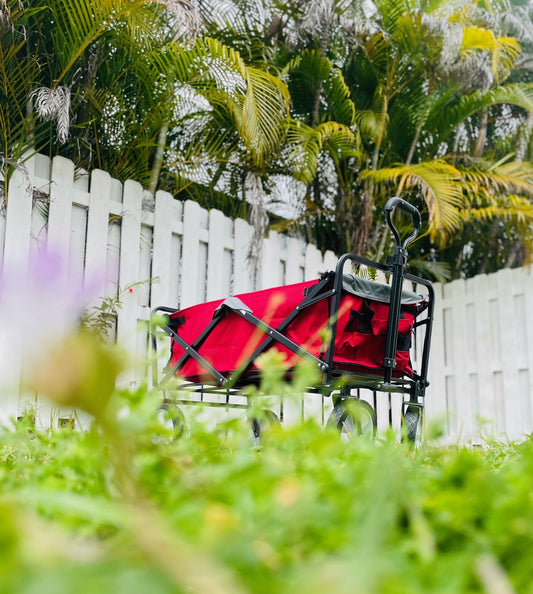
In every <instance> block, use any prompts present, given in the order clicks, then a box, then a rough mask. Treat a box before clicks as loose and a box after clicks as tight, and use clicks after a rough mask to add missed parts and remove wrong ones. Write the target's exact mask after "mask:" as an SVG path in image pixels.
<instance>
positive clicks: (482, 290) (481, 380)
mask: <svg viewBox="0 0 533 594" xmlns="http://www.w3.org/2000/svg"><path fill="white" fill-rule="evenodd" d="M435 289H436V304H437V308H436V316H435V327H434V331H433V343H432V351H431V364H430V378H429V379H430V381H431V385H430V387H429V389H428V393H427V402H426V412H427V417H428V419H440V420H442V421H444V423H445V431H446V434H447V436H448V439H449V440H450V441H451V442H457V441H460V442H466V443H470V442H474V443H482V442H483V441H484V440H486V439H493V438H495V439H511V440H517V439H523V437H524V435H527V434H530V433H531V432H533V270H532V268H531V267H526V268H521V269H513V270H500V271H499V272H497V273H495V274H490V275H479V276H477V277H475V278H472V279H468V280H457V281H454V282H451V283H448V284H445V285H437V286H436V287H435Z"/></svg>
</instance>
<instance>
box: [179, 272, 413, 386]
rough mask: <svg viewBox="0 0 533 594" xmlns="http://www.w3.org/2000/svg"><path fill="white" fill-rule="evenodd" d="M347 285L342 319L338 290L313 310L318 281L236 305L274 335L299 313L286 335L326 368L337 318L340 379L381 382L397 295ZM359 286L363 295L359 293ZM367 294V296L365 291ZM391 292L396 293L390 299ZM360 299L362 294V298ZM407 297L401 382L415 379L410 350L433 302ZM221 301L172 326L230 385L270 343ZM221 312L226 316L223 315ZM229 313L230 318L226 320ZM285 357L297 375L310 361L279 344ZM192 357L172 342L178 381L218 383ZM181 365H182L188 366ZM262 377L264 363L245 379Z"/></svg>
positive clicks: (246, 297)
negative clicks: (335, 302)
mask: <svg viewBox="0 0 533 594" xmlns="http://www.w3.org/2000/svg"><path fill="white" fill-rule="evenodd" d="M345 276H346V277H349V278H350V279H351V280H350V282H347V283H345V287H347V288H348V289H347V290H343V291H342V296H341V301H340V307H339V311H338V315H336V314H332V313H331V304H332V296H331V288H332V282H331V283H330V284H329V285H328V284H327V283H326V284H325V286H324V291H323V292H324V295H325V296H324V298H320V295H319V296H318V298H317V299H315V300H314V302H313V303H312V304H310V305H307V304H306V305H305V306H303V307H302V304H303V303H305V297H306V295H307V294H308V292H309V291H310V290H311V289H312V288H313V287H314V285H317V283H318V282H319V281H318V280H313V281H307V282H302V283H297V284H292V285H286V286H281V287H276V288H273V289H267V290H262V291H255V292H253V293H246V294H241V295H237V296H236V297H237V298H238V299H239V300H240V302H242V304H244V306H246V308H248V309H249V310H251V312H252V313H253V315H254V316H256V317H257V318H259V319H260V320H262V322H264V323H265V324H267V325H268V327H269V328H273V329H277V328H278V327H279V326H280V324H282V323H283V321H284V320H285V319H286V318H287V316H289V315H290V314H291V313H293V312H294V310H295V309H296V308H299V309H300V311H298V313H297V315H296V316H295V317H294V319H293V320H292V321H291V322H290V323H289V324H288V325H286V327H284V328H283V330H282V334H283V335H284V336H285V337H287V338H288V339H289V340H290V341H292V342H293V343H295V344H296V345H298V346H299V348H300V349H302V350H304V351H306V352H307V353H310V354H311V355H314V356H315V357H317V358H318V359H320V360H322V361H325V360H326V356H327V348H328V347H329V345H330V343H329V338H328V332H327V331H328V328H329V327H330V317H332V319H333V316H335V317H336V318H337V324H336V331H335V341H334V355H333V365H334V367H335V368H336V369H338V370H339V371H340V372H346V373H364V374H368V373H369V374H374V375H379V374H381V373H383V371H384V367H383V358H384V352H385V341H386V334H387V327H388V318H389V303H388V300H389V299H390V288H389V287H387V286H384V285H381V284H379V283H373V282H371V281H364V280H361V279H354V277H351V275H345ZM354 281H356V282H355V285H356V286H355V287H354V286H353V285H354ZM372 284H373V285H379V287H381V288H382V289H383V287H385V290H384V291H383V290H381V291H380V292H379V293H378V297H377V299H376V298H373V297H374V295H373V293H372V291H371V290H370V289H368V287H370V286H371V285H372ZM361 286H362V288H363V291H362V292H360V291H359V290H358V289H359V288H360V287H361ZM387 291H389V293H387ZM358 293H359V294H358ZM406 295H407V297H405V298H404V293H402V305H401V314H400V320H399V324H398V342H397V352H396V367H395V369H394V372H393V376H394V377H403V376H409V377H412V376H413V369H412V366H411V360H410V345H411V334H412V330H413V324H414V321H415V318H416V315H417V313H418V312H419V311H421V310H422V309H424V308H425V299H424V297H422V296H419V295H415V294H412V293H409V294H406ZM224 303H225V300H223V299H220V300H217V301H211V302H207V303H202V304H199V305H194V306H192V307H189V308H186V309H183V310H180V311H177V312H175V313H173V314H171V315H170V322H169V326H170V327H172V329H173V331H174V332H176V334H177V335H179V336H180V337H181V338H182V339H183V340H184V341H185V342H186V343H187V344H188V345H194V349H195V351H196V352H197V353H198V354H199V355H201V357H203V358H204V359H205V360H206V361H207V362H209V363H210V364H211V365H212V366H213V367H214V368H215V369H216V370H217V371H218V372H219V373H221V374H222V375H224V376H225V377H227V376H229V375H230V374H231V373H233V371H234V370H238V369H240V368H241V366H242V365H245V364H246V361H247V359H249V357H250V356H251V354H252V353H254V351H255V350H256V349H257V348H258V347H259V346H260V345H261V344H262V343H263V341H265V340H266V339H267V336H268V334H265V332H264V331H263V330H261V329H259V328H257V327H256V326H255V325H253V324H251V323H250V321H249V320H247V319H244V318H243V317H241V316H240V315H239V314H238V313H237V312H236V311H235V310H234V309H232V308H229V307H224ZM219 308H221V309H219ZM222 312H223V313H222ZM214 316H220V319H218V321H217V323H216V324H214V325H213V327H212V329H211V330H210V331H209V332H208V333H207V335H206V336H205V337H204V339H203V340H202V341H200V342H201V343H200V344H198V343H197V344H196V345H195V341H198V337H199V336H200V335H201V334H202V332H204V330H205V329H206V327H207V326H208V325H209V324H210V323H212V320H213V317H214ZM271 349H275V350H276V351H278V352H279V353H282V355H283V358H284V359H285V362H286V365H287V368H288V369H291V368H294V367H295V366H296V365H297V364H298V363H299V362H300V361H301V360H302V353H301V352H299V353H295V352H293V351H292V350H291V349H290V348H287V347H286V346H284V345H282V344H280V343H279V342H278V341H274V342H272V344H271V345H270V346H269V347H268V348H267V349H266V351H270V350H271ZM188 352H189V350H188V349H187V350H186V348H185V347H184V346H182V345H180V344H179V343H178V341H177V340H175V339H173V340H172V346H171V358H170V361H169V365H168V367H169V368H171V369H172V368H174V371H175V373H176V375H178V376H180V377H181V378H183V379H185V380H188V381H191V382H195V383H209V382H213V381H214V378H213V375H212V373H210V372H209V370H208V369H206V368H205V367H203V366H202V364H201V363H200V362H199V361H197V360H196V359H195V358H193V357H190V356H185V355H186V353H188ZM180 361H181V363H180ZM254 372H256V373H255V374H256V375H258V374H257V362H256V361H250V362H249V363H248V365H246V369H245V370H244V372H243V376H242V377H243V378H249V377H250V376H251V375H253V373H254Z"/></svg>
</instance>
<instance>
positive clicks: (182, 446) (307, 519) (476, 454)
mask: <svg viewBox="0 0 533 594" xmlns="http://www.w3.org/2000/svg"><path fill="white" fill-rule="evenodd" d="M93 347H94V345H92V346H91V348H93ZM74 351H75V349H72V348H70V349H69V352H74ZM113 356H114V355H113V354H112V352H111V351H110V352H107V351H105V350H102V351H101V352H100V353H99V354H98V356H96V355H95V356H94V357H93V359H92V361H93V363H92V364H93V365H94V366H95V369H93V370H92V371H93V372H94V371H97V370H98V369H107V370H108V371H107V372H106V373H108V374H111V375H112V373H113V372H112V371H110V370H112V369H116V371H115V372H118V366H115V365H114V364H113V363H112V361H113ZM44 383H46V382H44ZM73 385H75V382H74V384H72V385H70V387H69V386H68V385H65V384H63V385H62V386H61V389H59V388H58V391H57V392H56V393H54V390H53V389H52V390H49V391H50V393H51V396H52V397H54V398H56V400H57V399H59V400H60V401H61V402H63V403H65V401H67V402H68V403H69V404H78V405H79V406H81V407H83V406H84V400H83V399H84V398H85V399H86V398H89V397H90V391H89V392H86V393H85V394H82V393H81V392H83V390H82V391H81V392H80V391H76V390H75V389H73ZM108 385H109V382H108V381H107V380H103V381H102V382H101V383H100V384H99V383H98V382H96V381H95V382H94V384H93V385H92V387H91V389H92V390H95V389H98V390H100V392H99V394H98V398H96V397H95V399H94V401H93V403H92V404H91V405H90V407H89V408H91V412H92V413H93V414H95V422H94V424H93V425H92V427H91V428H90V429H89V430H87V431H73V430H72V429H68V428H62V429H53V430H48V431H43V432H38V431H35V430H34V429H33V428H32V427H31V424H30V423H29V422H21V423H16V424H14V426H13V428H10V429H9V430H4V431H3V433H2V434H1V436H0V437H1V449H0V487H1V491H0V492H1V496H0V553H1V554H0V591H1V592H6V593H9V594H33V593H34V592H35V593H39V594H47V593H53V594H62V593H71V592H76V593H87V594H89V593H91V594H93V593H94V592H100V593H106V592H110V593H111V592H112V593H113V594H115V593H122V592H124V593H125V594H126V593H127V594H137V593H139V594H140V593H145V592H150V593H151V594H159V593H162V594H163V593H165V594H166V593H174V592H177V593H178V592H183V593H186V592H187V593H188V592H199V593H202V594H204V593H207V592H209V593H228V594H234V593H235V594H239V593H244V592H250V593H265V594H266V593H273V592H276V593H285V592H287V593H289V592H290V593H293V592H298V593H306V594H307V593H309V594H314V593H317V594H318V593H323V592H328V593H329V594H334V593H335V594H336V593H362V594H363V593H364V594H372V593H376V594H377V593H380V594H382V593H383V594H388V593H398V594H400V593H406V592H409V593H411V592H413V593H418V592H420V593H427V592H432V593H450V594H452V593H453V594H457V593H463V592H465V593H466V592H468V593H470V592H487V593H489V594H496V593H501V594H508V593H509V592H520V593H522V592H533V580H532V577H533V565H532V563H531V551H532V550H533V491H532V489H531V479H530V477H531V476H532V474H533V441H532V440H526V441H524V442H523V443H521V444H514V445H498V444H494V445H491V446H490V447H487V448H485V449H478V450H472V449H467V448H462V447H453V448H443V447H432V446H431V445H424V446H422V447H420V448H419V449H417V450H413V449H409V448H407V447H406V446H404V445H402V444H400V443H397V440H396V439H394V437H392V436H391V437H389V438H386V439H383V440H379V441H377V442H370V441H367V440H364V439H354V440H352V441H350V442H343V441H341V440H340V439H339V436H338V435H337V434H336V433H335V432H334V431H329V430H325V429H324V428H323V427H320V426H318V425H317V424H315V423H314V422H307V423H305V424H303V425H302V426H297V427H289V428H287V427H286V428H284V429H277V428H273V429H271V430H270V431H268V432H266V434H265V435H264V439H263V440H262V443H261V447H260V448H257V447H253V446H252V442H251V439H250V432H249V427H248V425H247V423H246V421H245V419H234V420H228V421H224V422H221V423H219V424H218V425H217V426H216V427H215V428H212V427H209V428H208V427H206V426H204V425H203V424H202V423H200V422H196V423H195V422H194V421H193V422H192V426H191V430H190V435H188V436H187V437H184V438H182V439H179V440H177V441H171V440H169V439H165V432H164V430H163V429H162V428H161V427H159V426H158V423H157V420H156V416H155V415H154V410H155V409H156V408H157V403H158V400H159V398H160V396H159V395H158V394H153V393H151V392H148V391H146V390H145V389H144V388H139V389H138V390H135V391H124V392H113V391H111V390H108V389H107V388H106V386H108ZM47 386H48V387H49V388H50V386H53V382H48V384H47ZM106 390H107V391H106ZM80 394H81V396H80ZM76 400H77V401H76ZM94 402H98V403H99V405H98V406H95V405H94ZM86 408H87V407H86Z"/></svg>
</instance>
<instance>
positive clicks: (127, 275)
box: [117, 181, 144, 355]
mask: <svg viewBox="0 0 533 594" xmlns="http://www.w3.org/2000/svg"><path fill="white" fill-rule="evenodd" d="M142 199H143V190H142V187H141V185H140V184H138V183H137V182H133V181H127V182H126V183H125V184H124V196H123V208H124V211H123V215H122V224H121V237H120V268H119V270H120V276H119V295H120V298H121V308H120V315H119V318H118V322H117V340H118V341H119V342H120V344H121V345H122V346H123V347H124V348H126V350H127V351H128V352H129V353H130V354H131V355H134V354H135V352H136V350H137V348H136V345H137V337H136V334H137V329H138V328H137V326H138V315H137V314H138V295H137V290H136V287H135V286H133V287H131V285H134V284H135V283H137V282H139V281H141V280H144V279H140V278H139V254H140V242H141V209H142ZM128 288H131V289H132V290H131V292H130V291H129V290H128Z"/></svg>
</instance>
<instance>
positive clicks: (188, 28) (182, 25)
mask: <svg viewBox="0 0 533 594" xmlns="http://www.w3.org/2000/svg"><path fill="white" fill-rule="evenodd" d="M156 3H157V4H160V5H162V6H164V7H165V8H166V9H167V11H168V12H169V13H170V15H171V16H172V18H173V19H174V21H175V24H176V26H177V28H178V30H179V32H180V33H183V34H184V35H186V36H187V37H188V38H190V39H192V40H194V39H195V38H196V35H197V34H198V30H199V29H200V19H199V17H198V11H197V10H196V7H195V5H194V2H192V1H191V0H156Z"/></svg>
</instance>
